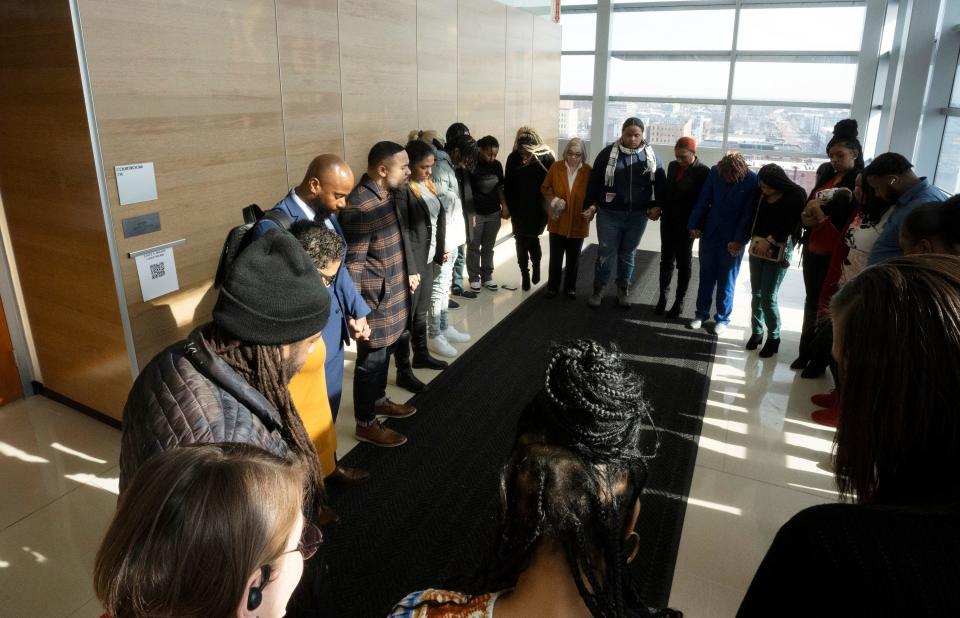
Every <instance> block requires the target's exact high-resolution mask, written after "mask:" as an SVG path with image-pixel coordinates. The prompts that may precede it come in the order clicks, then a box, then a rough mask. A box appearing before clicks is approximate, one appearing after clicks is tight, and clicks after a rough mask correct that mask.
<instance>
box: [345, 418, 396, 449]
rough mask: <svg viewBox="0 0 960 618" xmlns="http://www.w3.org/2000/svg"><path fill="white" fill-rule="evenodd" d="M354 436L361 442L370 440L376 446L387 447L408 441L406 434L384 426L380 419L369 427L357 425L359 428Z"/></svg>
mask: <svg viewBox="0 0 960 618" xmlns="http://www.w3.org/2000/svg"><path fill="white" fill-rule="evenodd" d="M353 436H354V437H355V438H356V439H357V440H359V441H360V442H368V443H370V444H373V445H374V446H383V447H386V448H392V447H394V446H402V445H404V444H406V443H407V438H406V436H404V435H403V434H402V433H400V432H398V431H394V430H392V429H389V428H387V427H384V426H383V423H381V422H379V421H377V422H376V423H374V424H373V425H369V426H367V427H361V426H360V425H357V430H356V432H354V434H353Z"/></svg>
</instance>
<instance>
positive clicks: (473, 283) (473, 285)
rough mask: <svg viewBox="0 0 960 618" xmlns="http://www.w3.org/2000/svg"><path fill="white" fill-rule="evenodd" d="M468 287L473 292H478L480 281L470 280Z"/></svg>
mask: <svg viewBox="0 0 960 618" xmlns="http://www.w3.org/2000/svg"><path fill="white" fill-rule="evenodd" d="M470 289H471V290H473V291H474V292H479V291H480V282H479V281H471V282H470Z"/></svg>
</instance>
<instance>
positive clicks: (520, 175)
mask: <svg viewBox="0 0 960 618" xmlns="http://www.w3.org/2000/svg"><path fill="white" fill-rule="evenodd" d="M539 160H540V163H537V162H536V161H535V160H533V159H532V158H531V159H530V161H528V162H527V164H526V165H524V163H523V159H522V158H521V157H520V153H519V152H511V153H510V156H508V157H507V169H506V173H505V177H504V183H503V193H504V197H505V198H506V200H507V208H508V209H509V210H510V221H511V223H512V225H513V233H514V235H520V236H539V235H540V234H543V230H544V228H546V227H547V202H546V199H545V198H544V197H543V193H542V192H541V190H540V187H542V186H543V181H544V180H545V179H546V177H547V171H548V170H549V169H550V166H551V165H553V164H554V162H555V159H554V158H553V157H552V156H550V155H549V154H547V155H543V156H541V157H539Z"/></svg>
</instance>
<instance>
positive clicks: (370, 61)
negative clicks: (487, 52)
mask: <svg viewBox="0 0 960 618" xmlns="http://www.w3.org/2000/svg"><path fill="white" fill-rule="evenodd" d="M340 70H341V75H342V78H341V80H340V81H341V88H342V89H343V127H344V134H345V138H344V148H345V150H346V157H345V158H346V160H347V163H349V164H350V166H351V167H353V169H354V171H355V172H356V176H357V179H358V180H359V179H360V175H361V174H362V173H363V171H365V170H366V168H367V153H368V152H369V151H370V147H371V146H373V145H374V144H375V143H377V142H379V141H382V140H391V141H395V142H397V143H400V144H403V143H406V140H407V134H408V133H409V132H410V131H411V130H412V129H415V128H417V120H418V118H417V0H341V2H340Z"/></svg>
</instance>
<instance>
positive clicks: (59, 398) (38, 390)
mask: <svg viewBox="0 0 960 618" xmlns="http://www.w3.org/2000/svg"><path fill="white" fill-rule="evenodd" d="M32 384H33V392H34V394H35V395H43V396H44V397H46V398H47V399H51V400H53V401H56V402H57V403H62V404H63V405H65V406H67V407H69V408H73V409H74V410H76V411H77V412H80V413H82V414H85V415H87V416H89V417H90V418H92V419H95V420H98V421H100V422H101V423H104V424H106V425H110V426H111V427H113V428H114V429H120V428H121V423H120V421H118V420H117V419H115V418H113V417H112V416H107V415H106V414H104V413H103V412H100V411H98V410H94V409H93V408H91V407H89V406H85V405H83V404H82V403H80V402H79V401H74V400H73V399H70V398H69V397H67V396H66V395H61V394H60V393H58V392H56V391H53V390H50V389H49V388H47V387H46V386H44V385H43V384H42V383H40V382H37V381H34V382H33V383H32Z"/></svg>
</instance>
